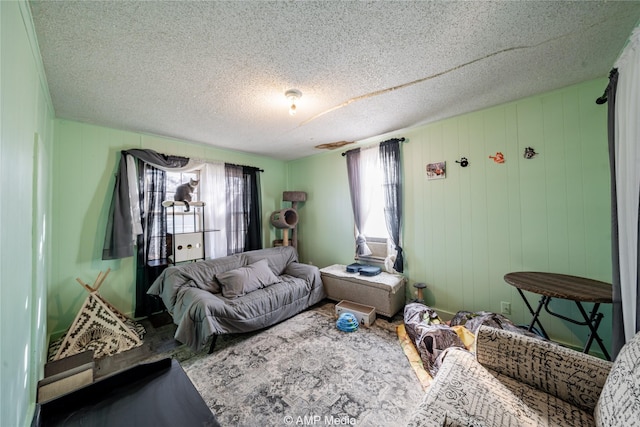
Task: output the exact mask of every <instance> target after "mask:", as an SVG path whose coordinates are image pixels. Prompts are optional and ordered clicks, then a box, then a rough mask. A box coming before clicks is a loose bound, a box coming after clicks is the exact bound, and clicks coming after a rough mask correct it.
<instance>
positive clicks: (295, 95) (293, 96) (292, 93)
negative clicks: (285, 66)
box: [284, 89, 302, 116]
mask: <svg viewBox="0 0 640 427" xmlns="http://www.w3.org/2000/svg"><path fill="white" fill-rule="evenodd" d="M284 96H286V97H287V99H288V100H289V103H290V104H291V106H290V107H289V114H290V115H292V116H295V115H296V103H297V102H298V99H300V97H301V96H302V92H300V91H299V90H298V89H289V90H288V91H286V92H285V93H284Z"/></svg>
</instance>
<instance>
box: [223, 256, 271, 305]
mask: <svg viewBox="0 0 640 427" xmlns="http://www.w3.org/2000/svg"><path fill="white" fill-rule="evenodd" d="M216 279H218V282H220V285H221V286H222V295H223V296H224V297H226V298H235V297H240V296H242V295H245V294H248V293H249V292H253V291H256V290H258V289H261V288H264V287H265V286H269V285H272V284H274V283H276V282H279V279H278V278H277V277H276V275H275V274H273V272H272V271H271V269H270V268H269V263H268V262H267V260H266V259H263V260H260V261H258V262H255V263H253V264H249V265H247V266H246V267H240V268H236V269H235V270H229V271H225V272H224V273H218V274H216Z"/></svg>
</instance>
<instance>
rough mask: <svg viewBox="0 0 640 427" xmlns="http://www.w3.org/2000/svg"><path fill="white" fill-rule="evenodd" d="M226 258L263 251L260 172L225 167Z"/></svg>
mask: <svg viewBox="0 0 640 427" xmlns="http://www.w3.org/2000/svg"><path fill="white" fill-rule="evenodd" d="M224 170H225V185H226V193H227V194H226V199H227V216H226V225H227V255H233V254H236V253H239V252H245V251H251V250H254V249H262V220H261V214H260V212H261V206H260V177H259V172H260V169H257V168H254V167H250V166H238V165H233V164H228V163H227V164H225V167H224Z"/></svg>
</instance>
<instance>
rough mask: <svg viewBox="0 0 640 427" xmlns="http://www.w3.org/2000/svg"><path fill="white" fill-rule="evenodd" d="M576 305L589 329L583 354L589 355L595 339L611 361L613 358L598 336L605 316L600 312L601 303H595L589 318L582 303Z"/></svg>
mask: <svg viewBox="0 0 640 427" xmlns="http://www.w3.org/2000/svg"><path fill="white" fill-rule="evenodd" d="M575 303H576V305H577V306H578V310H579V311H580V314H582V317H584V320H585V323H586V325H587V326H588V327H589V338H588V339H587V342H586V343H585V345H584V349H583V350H582V352H583V353H589V348H591V344H592V343H593V340H594V339H595V340H596V342H597V343H598V345H599V346H600V349H601V350H602V353H603V354H604V356H605V357H606V358H607V360H611V356H610V355H609V352H608V351H607V349H606V348H605V346H604V343H603V342H602V339H601V338H600V336H599V335H598V327H599V326H600V321H601V320H602V317H603V314H602V313H599V312H598V308H599V307H600V303H595V304H594V305H593V308H592V309H591V313H590V314H589V315H588V316H587V312H586V311H585V310H584V308H583V307H582V304H581V303H580V301H576V302H575Z"/></svg>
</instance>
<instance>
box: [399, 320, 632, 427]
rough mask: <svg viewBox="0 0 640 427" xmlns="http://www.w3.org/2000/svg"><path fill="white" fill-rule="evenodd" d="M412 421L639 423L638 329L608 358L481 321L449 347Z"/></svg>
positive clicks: (438, 423)
mask: <svg viewBox="0 0 640 427" xmlns="http://www.w3.org/2000/svg"><path fill="white" fill-rule="evenodd" d="M409 425H410V426H429V427H432V426H514V427H516V426H517V427H520V426H581V427H582V426H620V427H623V426H624V427H632V426H640V333H639V334H637V335H636V336H635V338H634V339H633V340H632V341H631V342H629V343H627V345H625V346H624V347H623V349H622V350H621V352H620V353H619V355H618V357H617V359H616V361H615V362H614V363H611V362H608V361H605V360H602V359H598V358H596V357H593V356H590V355H586V354H583V353H579V352H577V351H573V350H570V349H567V348H564V347H561V346H559V345H557V344H554V343H552V342H548V341H543V340H540V339H536V338H531V337H527V336H524V335H519V334H516V333H513V332H509V331H505V330H500V329H494V328H490V327H487V326H482V327H481V328H480V329H479V331H478V334H477V337H476V354H475V355H473V354H472V353H469V352H467V351H464V350H460V349H453V348H452V349H449V350H447V354H446V355H445V358H444V362H443V364H442V367H441V368H440V370H439V371H438V374H437V375H436V377H435V379H434V381H433V383H432V384H431V386H430V387H429V389H428V390H427V392H426V395H425V397H424V399H423V401H422V403H421V404H420V406H419V407H418V409H417V410H416V411H415V412H414V414H413V416H412V419H411V421H410V423H409Z"/></svg>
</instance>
